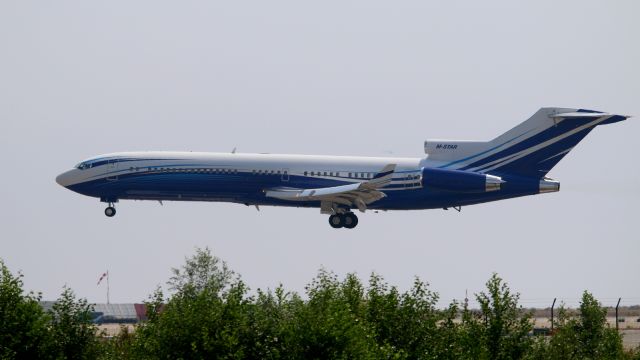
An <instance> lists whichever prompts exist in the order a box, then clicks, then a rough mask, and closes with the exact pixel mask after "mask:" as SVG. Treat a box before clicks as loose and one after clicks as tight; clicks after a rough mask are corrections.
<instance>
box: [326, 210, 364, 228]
mask: <svg viewBox="0 0 640 360" xmlns="http://www.w3.org/2000/svg"><path fill="white" fill-rule="evenodd" d="M329 225H331V227H332V228H334V229H338V228H342V227H343V228H347V229H353V228H354V227H356V226H357V225H358V217H357V216H356V214H354V213H352V212H348V213H344V214H334V215H331V216H329Z"/></svg>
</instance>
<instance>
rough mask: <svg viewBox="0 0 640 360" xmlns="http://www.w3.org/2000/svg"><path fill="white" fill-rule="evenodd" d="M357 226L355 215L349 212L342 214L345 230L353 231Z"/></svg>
mask: <svg viewBox="0 0 640 360" xmlns="http://www.w3.org/2000/svg"><path fill="white" fill-rule="evenodd" d="M357 225H358V217H357V216H356V214H354V213H352V212H350V213H346V214H344V227H346V228H347V229H353V228H354V227H356V226H357Z"/></svg>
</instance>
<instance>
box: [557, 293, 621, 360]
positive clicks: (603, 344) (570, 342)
mask: <svg viewBox="0 0 640 360" xmlns="http://www.w3.org/2000/svg"><path fill="white" fill-rule="evenodd" d="M578 310H579V311H578V315H577V316H570V315H569V314H568V313H567V311H566V310H565V309H564V307H561V308H560V312H559V316H558V322H557V326H556V333H555V334H554V336H553V337H552V338H551V340H550V341H549V344H548V348H547V349H546V351H545V352H546V353H547V354H548V358H549V359H591V360H595V359H624V358H625V356H627V355H625V353H624V349H623V347H622V337H621V336H620V334H619V333H618V331H617V330H615V329H612V328H610V327H609V326H608V325H607V320H606V316H607V311H606V309H604V308H603V307H602V306H601V305H600V303H599V302H598V301H597V300H596V299H595V298H594V297H593V295H592V294H590V293H589V292H587V291H585V292H584V293H583V294H582V300H581V302H580V308H579V309H578Z"/></svg>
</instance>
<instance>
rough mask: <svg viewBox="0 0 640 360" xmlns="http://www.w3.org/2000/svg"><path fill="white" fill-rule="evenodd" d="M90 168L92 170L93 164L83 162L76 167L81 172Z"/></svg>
mask: <svg viewBox="0 0 640 360" xmlns="http://www.w3.org/2000/svg"><path fill="white" fill-rule="evenodd" d="M90 168H91V163H88V162H81V163H80V164H78V165H76V169H79V170H85V169H90Z"/></svg>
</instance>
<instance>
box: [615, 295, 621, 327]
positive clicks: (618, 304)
mask: <svg viewBox="0 0 640 360" xmlns="http://www.w3.org/2000/svg"><path fill="white" fill-rule="evenodd" d="M620 300H622V298H618V303H617V304H616V330H618V308H619V307H620Z"/></svg>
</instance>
